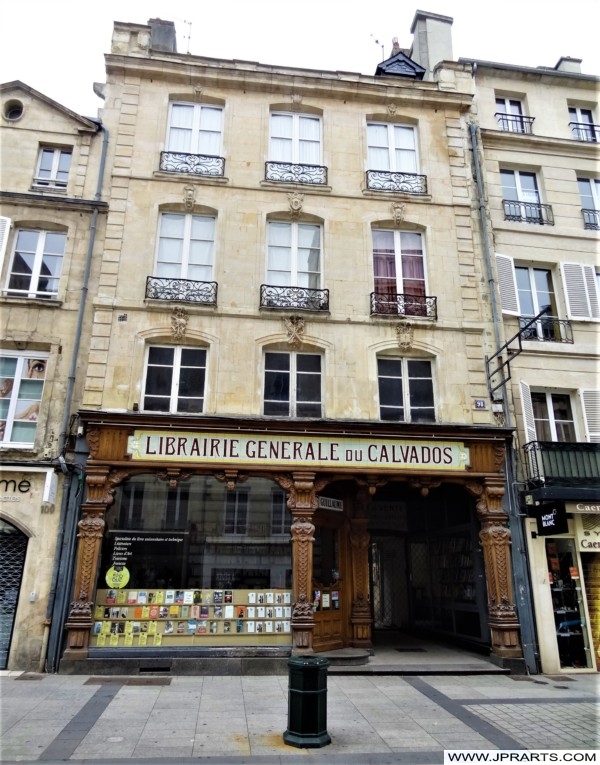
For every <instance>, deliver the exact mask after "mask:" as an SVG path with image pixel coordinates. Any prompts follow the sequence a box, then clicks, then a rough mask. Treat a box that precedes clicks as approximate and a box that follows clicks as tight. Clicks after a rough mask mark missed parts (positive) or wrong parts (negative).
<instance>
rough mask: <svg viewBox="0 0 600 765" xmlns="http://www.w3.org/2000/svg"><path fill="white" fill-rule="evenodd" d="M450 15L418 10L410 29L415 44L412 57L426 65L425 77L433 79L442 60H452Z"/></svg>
mask: <svg viewBox="0 0 600 765" xmlns="http://www.w3.org/2000/svg"><path fill="white" fill-rule="evenodd" d="M453 21H454V19H452V18H450V16H440V15H439V14H437V13H429V12H428V11H417V12H416V13H415V17H414V19H413V23H412V26H411V28H410V31H411V33H412V35H413V45H412V49H411V52H410V57H411V58H412V59H413V61H416V62H417V64H420V65H421V66H423V67H425V69H426V72H425V76H424V78H423V79H425V80H431V79H432V75H431V73H432V72H433V69H434V67H435V66H436V64H439V63H440V61H452V29H451V27H452V22H453Z"/></svg>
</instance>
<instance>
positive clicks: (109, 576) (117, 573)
mask: <svg viewBox="0 0 600 765" xmlns="http://www.w3.org/2000/svg"><path fill="white" fill-rule="evenodd" d="M128 581H129V571H128V570H127V569H126V568H125V566H119V568H115V567H114V566H111V568H109V569H108V571H107V572H106V584H107V585H108V586H109V587H110V588H111V590H112V589H115V590H118V589H120V588H121V587H125V586H126V585H127V582H128Z"/></svg>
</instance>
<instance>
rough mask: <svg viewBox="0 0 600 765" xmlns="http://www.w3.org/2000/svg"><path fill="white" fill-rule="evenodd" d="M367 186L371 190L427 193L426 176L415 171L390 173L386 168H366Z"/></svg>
mask: <svg viewBox="0 0 600 765" xmlns="http://www.w3.org/2000/svg"><path fill="white" fill-rule="evenodd" d="M367 188H368V189H370V190H371V191H395V192H401V193H403V194H427V176H426V175H417V174H416V173H392V172H389V171H387V170H367Z"/></svg>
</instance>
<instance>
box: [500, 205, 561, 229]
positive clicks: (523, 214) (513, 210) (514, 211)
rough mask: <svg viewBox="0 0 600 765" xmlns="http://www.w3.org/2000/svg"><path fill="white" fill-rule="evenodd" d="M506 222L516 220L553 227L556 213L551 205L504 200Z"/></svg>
mask: <svg viewBox="0 0 600 765" xmlns="http://www.w3.org/2000/svg"><path fill="white" fill-rule="evenodd" d="M502 205H503V206H504V220H515V221H521V222H523V223H539V225H540V226H553V225H554V213H553V212H552V206H551V205H542V204H539V203H537V202H515V201H514V200H512V199H503V200H502Z"/></svg>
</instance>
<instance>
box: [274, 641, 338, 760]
mask: <svg viewBox="0 0 600 765" xmlns="http://www.w3.org/2000/svg"><path fill="white" fill-rule="evenodd" d="M328 666H329V661H328V660H327V659H324V658H319V657H318V656H294V657H293V658H291V659H290V660H289V661H288V667H289V668H290V673H289V686H288V728H287V730H286V732H285V733H284V734H283V740H284V741H285V743H286V744H289V745H290V746H298V747H310V748H316V747H319V746H326V745H327V744H330V743H331V736H330V735H329V733H327V667H328Z"/></svg>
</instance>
